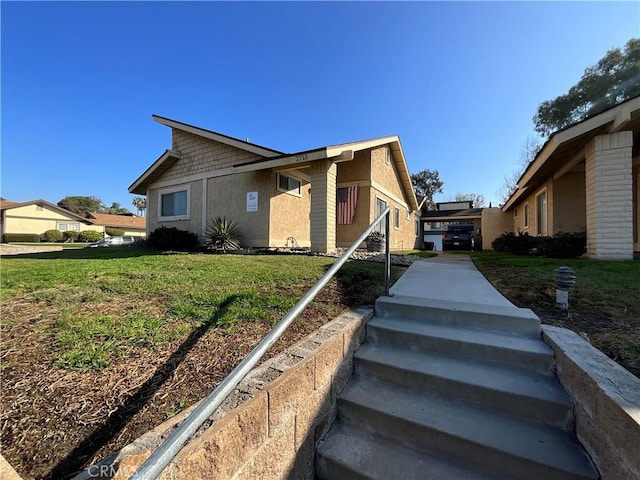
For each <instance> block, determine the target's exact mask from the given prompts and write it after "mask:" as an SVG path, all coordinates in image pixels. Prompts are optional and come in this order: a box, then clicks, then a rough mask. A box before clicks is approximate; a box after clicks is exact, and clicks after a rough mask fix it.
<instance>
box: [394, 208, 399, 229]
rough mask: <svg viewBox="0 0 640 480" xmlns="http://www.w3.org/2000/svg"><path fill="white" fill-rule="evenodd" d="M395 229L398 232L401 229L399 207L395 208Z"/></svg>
mask: <svg viewBox="0 0 640 480" xmlns="http://www.w3.org/2000/svg"><path fill="white" fill-rule="evenodd" d="M393 228H395V229H396V230H398V229H399V228H400V209H399V208H398V207H394V208H393Z"/></svg>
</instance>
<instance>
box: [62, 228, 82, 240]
mask: <svg viewBox="0 0 640 480" xmlns="http://www.w3.org/2000/svg"><path fill="white" fill-rule="evenodd" d="M79 236H80V232H74V231H73V230H67V231H65V232H62V237H63V238H64V239H65V241H67V242H75V241H76V240H77V239H78V237H79Z"/></svg>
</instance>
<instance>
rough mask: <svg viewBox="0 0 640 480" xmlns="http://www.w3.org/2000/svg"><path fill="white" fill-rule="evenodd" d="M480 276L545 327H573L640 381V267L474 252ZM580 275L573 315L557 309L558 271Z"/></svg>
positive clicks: (571, 295) (574, 290)
mask: <svg viewBox="0 0 640 480" xmlns="http://www.w3.org/2000/svg"><path fill="white" fill-rule="evenodd" d="M472 259H473V262H474V263H475V265H476V266H477V267H478V268H479V269H480V271H481V272H482V273H483V274H484V275H485V276H486V277H487V279H488V280H489V281H490V282H491V283H492V284H493V285H494V287H496V288H497V289H498V290H499V291H500V292H501V293H502V294H503V295H504V296H505V297H507V298H508V299H509V300H510V301H511V302H512V303H514V304H515V305H517V306H519V307H526V308H531V309H532V310H533V311H534V312H535V313H536V314H538V316H539V317H540V318H541V320H542V322H543V323H547V324H550V325H556V326H560V327H565V328H570V329H571V330H574V331H576V332H578V333H580V334H582V335H583V336H586V337H587V338H588V339H589V341H590V342H591V343H592V344H593V345H594V346H595V347H597V348H598V349H600V350H602V351H603V352H604V353H605V354H607V355H608V356H609V357H610V358H612V359H613V360H615V361H616V362H618V363H619V364H620V365H622V366H623V367H625V368H626V369H627V370H629V371H630V372H632V373H633V374H635V375H636V376H640V296H639V294H640V262H639V261H637V260H630V261H625V262H608V261H595V260H583V259H580V260H555V259H550V258H540V257H521V256H513V255H507V254H500V253H492V252H491V253H490V252H482V253H474V254H472ZM562 265H567V266H569V267H571V268H573V269H574V270H575V271H576V277H577V283H576V286H575V287H574V288H572V289H571V291H570V293H569V309H570V310H569V313H568V314H567V313H566V312H561V311H559V310H557V309H556V308H555V291H556V285H555V274H554V270H555V269H556V268H558V267H559V266H562Z"/></svg>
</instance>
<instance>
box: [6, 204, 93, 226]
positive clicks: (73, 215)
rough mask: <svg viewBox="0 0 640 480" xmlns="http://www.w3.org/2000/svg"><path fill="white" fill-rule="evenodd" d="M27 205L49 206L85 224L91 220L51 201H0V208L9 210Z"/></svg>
mask: <svg viewBox="0 0 640 480" xmlns="http://www.w3.org/2000/svg"><path fill="white" fill-rule="evenodd" d="M29 205H40V206H43V207H44V206H46V207H47V208H49V209H50V210H53V211H56V212H58V213H61V214H63V215H66V216H68V217H69V218H72V219H74V220H78V221H81V222H83V223H86V224H91V223H92V222H91V220H89V219H86V218H84V217H83V216H81V215H78V214H75V213H73V212H70V211H69V210H67V209H66V208H62V207H59V206H58V205H54V204H53V203H49V202H47V201H46V200H42V199H39V200H30V201H28V202H18V203H17V202H7V201H5V200H3V201H2V202H0V210H3V211H4V210H11V209H13V208H20V207H26V206H29Z"/></svg>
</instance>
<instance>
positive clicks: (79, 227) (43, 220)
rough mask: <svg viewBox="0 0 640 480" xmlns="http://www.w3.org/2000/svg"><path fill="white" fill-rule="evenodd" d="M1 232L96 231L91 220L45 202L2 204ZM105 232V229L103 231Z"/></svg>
mask: <svg viewBox="0 0 640 480" xmlns="http://www.w3.org/2000/svg"><path fill="white" fill-rule="evenodd" d="M0 226H1V227H0V228H1V230H0V232H1V233H2V235H4V234H5V233H31V234H42V233H44V232H46V231H47V230H60V231H61V232H64V231H67V230H70V231H74V232H82V231H85V230H96V228H95V227H94V225H93V223H92V222H91V220H89V219H87V218H84V217H81V216H80V215H76V214H75V213H71V212H70V211H68V210H65V209H64V208H62V207H59V206H57V205H54V204H53V203H49V202H47V201H45V200H31V201H29V202H9V201H6V200H3V201H1V202H0ZM102 231H104V229H103V230H102Z"/></svg>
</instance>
